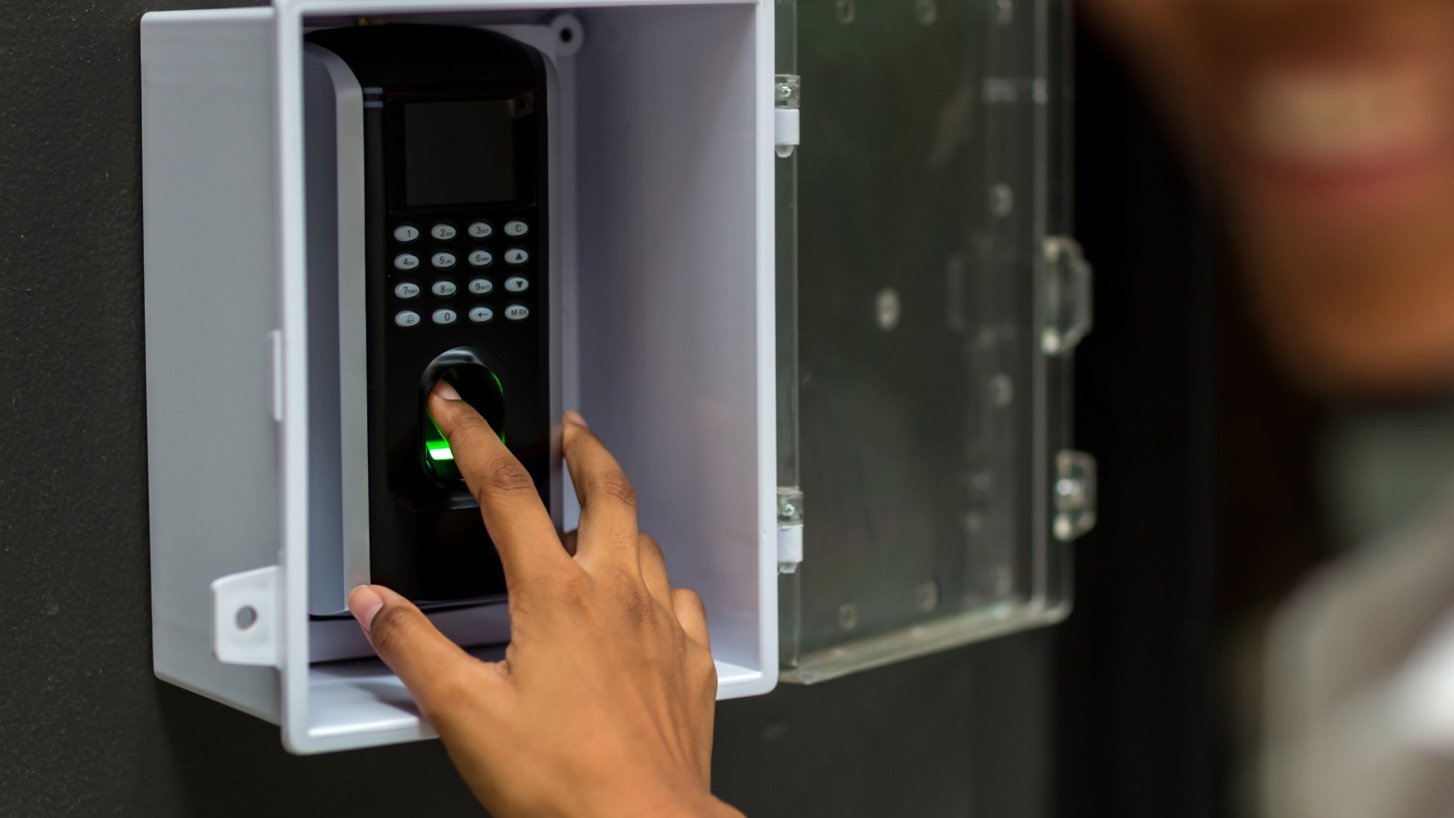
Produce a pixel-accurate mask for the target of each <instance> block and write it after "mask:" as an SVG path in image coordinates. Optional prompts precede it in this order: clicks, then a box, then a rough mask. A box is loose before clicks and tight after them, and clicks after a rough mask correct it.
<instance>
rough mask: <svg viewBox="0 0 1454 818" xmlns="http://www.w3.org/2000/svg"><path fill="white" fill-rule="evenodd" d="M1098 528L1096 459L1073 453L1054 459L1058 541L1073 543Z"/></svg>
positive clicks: (1083, 453) (1056, 532) (1067, 450)
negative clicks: (1096, 526) (1096, 525)
mask: <svg viewBox="0 0 1454 818" xmlns="http://www.w3.org/2000/svg"><path fill="white" fill-rule="evenodd" d="M1095 524H1096V459H1095V458H1094V457H1091V456H1090V455H1088V454H1086V453H1085V452H1078V451H1075V450H1073V449H1066V450H1064V451H1062V452H1060V454H1058V455H1056V456H1055V522H1054V525H1053V530H1054V532H1055V538H1056V539H1057V540H1060V541H1061V542H1070V541H1071V540H1073V539H1075V538H1077V537H1079V536H1081V535H1082V534H1084V533H1086V532H1087V531H1090V530H1091V529H1092V528H1094V527H1095Z"/></svg>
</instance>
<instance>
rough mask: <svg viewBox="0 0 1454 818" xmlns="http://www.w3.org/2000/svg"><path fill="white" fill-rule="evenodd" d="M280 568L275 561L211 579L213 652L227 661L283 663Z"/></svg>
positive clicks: (271, 665)
mask: <svg viewBox="0 0 1454 818" xmlns="http://www.w3.org/2000/svg"><path fill="white" fill-rule="evenodd" d="M282 576H283V572H282V570H281V569H280V568H279V567H278V566H276V565H269V566H268V567H266V568H257V569H254V570H252V571H243V572H242V573H240V574H229V575H227V576H225V577H221V578H219V579H215V580H213V581H212V653H213V654H214V655H216V656H217V661H219V662H222V663H223V664H227V665H258V666H262V667H282V664H283V617H282V610H283V605H282V599H281V592H282Z"/></svg>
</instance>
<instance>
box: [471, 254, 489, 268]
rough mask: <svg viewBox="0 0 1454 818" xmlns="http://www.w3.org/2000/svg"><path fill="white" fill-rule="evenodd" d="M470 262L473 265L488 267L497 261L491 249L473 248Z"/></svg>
mask: <svg viewBox="0 0 1454 818" xmlns="http://www.w3.org/2000/svg"><path fill="white" fill-rule="evenodd" d="M469 262H470V266H471V267H488V266H490V265H491V264H494V263H495V256H494V254H493V253H491V252H490V251H489V250H471V251H470V254H469Z"/></svg>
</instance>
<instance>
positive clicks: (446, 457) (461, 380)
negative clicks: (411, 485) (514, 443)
mask: <svg viewBox="0 0 1454 818" xmlns="http://www.w3.org/2000/svg"><path fill="white" fill-rule="evenodd" d="M440 378H442V379H443V380H444V381H445V383H448V384H449V385H450V386H453V387H454V389H455V391H456V392H458V393H459V396H460V398H461V399H462V400H463V401H464V402H465V403H468V404H469V405H470V406H471V407H473V408H474V410H475V411H476V412H479V413H480V416H481V417H483V418H484V419H485V422H486V423H488V424H490V428H491V429H494V430H495V433H496V434H498V435H499V436H500V442H502V443H503V442H505V385H504V384H503V383H501V381H500V376H499V375H496V374H495V373H494V372H493V371H492V370H490V369H489V368H488V367H485V366H482V365H478V364H461V365H458V366H454V367H451V368H449V369H447V370H445V372H444V374H443V375H441V376H440ZM433 387H434V385H433V384H430V388H431V389H433ZM422 426H423V432H424V467H425V469H426V470H428V471H429V473H430V474H432V475H434V476H435V477H436V478H438V479H440V480H460V479H462V477H461V475H460V472H459V466H458V464H456V463H455V459H454V450H453V449H451V448H450V446H449V440H448V439H447V438H446V437H445V436H444V432H443V431H441V430H440V428H439V424H438V423H436V422H435V421H434V416H433V415H432V414H430V412H429V410H428V409H425V410H424V423H423V424H422Z"/></svg>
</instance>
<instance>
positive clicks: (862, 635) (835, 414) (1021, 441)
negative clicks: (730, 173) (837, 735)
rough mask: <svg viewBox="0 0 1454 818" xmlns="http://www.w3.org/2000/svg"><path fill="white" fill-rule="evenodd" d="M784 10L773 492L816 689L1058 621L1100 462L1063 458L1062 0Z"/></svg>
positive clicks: (786, 646)
mask: <svg viewBox="0 0 1454 818" xmlns="http://www.w3.org/2000/svg"><path fill="white" fill-rule="evenodd" d="M778 8H779V16H778V26H779V62H780V65H779V73H780V74H797V75H801V77H802V90H801V99H802V103H801V105H802V107H801V118H802V147H801V148H800V149H798V150H797V151H795V152H793V154H792V155H791V156H789V157H787V158H782V159H779V162H780V163H782V168H781V169H780V174H779V186H780V189H779V208H780V211H781V210H788V211H789V212H790V213H791V220H789V217H788V216H785V215H783V213H781V212H780V213H779V223H778V231H779V234H778V243H779V275H780V281H779V299H780V303H779V309H780V315H779V332H780V336H779V338H780V356H779V367H780V369H779V385H780V389H781V391H782V392H783V394H780V395H779V408H780V411H781V412H782V413H783V414H782V416H781V417H780V419H779V433H780V438H781V439H780V445H781V448H782V451H781V452H780V457H779V463H780V479H779V483H780V485H781V486H782V493H784V494H785V495H787V496H791V493H792V492H793V491H795V490H797V489H801V492H802V497H801V498H799V499H798V501H797V511H798V513H799V515H800V516H801V519H802V521H803V529H802V534H803V555H802V563H801V564H800V565H796V566H794V565H790V564H787V565H784V567H783V568H784V570H783V573H782V574H781V577H780V578H781V583H782V584H781V591H782V597H781V599H782V605H783V610H782V633H781V636H782V640H781V643H782V650H783V677H784V678H785V679H788V680H792V681H802V682H811V681H816V680H820V679H825V678H831V677H833V676H838V675H842V674H844V673H848V672H851V671H854V670H858V669H862V668H865V667H872V666H875V665H880V664H885V663H888V662H892V661H896V660H898V659H902V658H907V657H909V656H914V655H918V654H922V653H927V652H930V651H933V650H939V649H943V648H947V647H951V646H954V645H958V644H963V643H966V642H970V641H974V640H977V639H982V638H987V637H989V636H994V635H999V634H1004V633H1008V632H1013V631H1016V630H1021V629H1024V628H1027V627H1031V626H1034V625H1037V624H1043V623H1046V622H1051V621H1055V620H1057V619H1059V618H1060V617H1062V616H1063V615H1064V614H1065V612H1066V611H1067V609H1068V596H1067V590H1068V586H1067V584H1066V578H1067V576H1068V572H1067V568H1068V560H1069V547H1068V545H1067V541H1068V540H1069V539H1072V538H1073V537H1074V536H1075V535H1077V534H1079V533H1080V532H1081V531H1083V530H1084V528H1085V527H1087V526H1088V525H1089V524H1090V523H1091V522H1092V521H1093V519H1094V517H1093V508H1092V507H1089V506H1088V505H1087V504H1088V503H1090V502H1091V501H1093V498H1094V490H1093V489H1094V486H1093V477H1094V471H1093V464H1090V463H1089V461H1088V459H1087V458H1084V456H1081V455H1078V454H1074V456H1068V457H1062V456H1061V454H1062V451H1063V450H1064V449H1065V448H1066V444H1067V441H1068V437H1067V433H1068V427H1069V422H1070V412H1069V409H1070V406H1069V394H1070V392H1069V389H1068V386H1069V383H1070V377H1071V371H1070V360H1069V355H1070V353H1071V351H1072V350H1073V346H1074V342H1075V341H1077V340H1078V339H1079V338H1080V336H1081V335H1083V334H1084V332H1085V330H1086V329H1088V314H1087V310H1088V300H1087V299H1088V294H1089V287H1088V282H1089V270H1088V268H1087V267H1086V266H1085V265H1084V263H1083V261H1082V260H1081V259H1080V258H1079V251H1078V247H1076V246H1075V244H1074V242H1072V241H1069V240H1067V239H1060V238H1057V235H1058V233H1059V232H1060V231H1061V230H1062V228H1063V226H1064V225H1063V223H1062V222H1063V219H1062V218H1061V203H1062V202H1063V201H1064V200H1065V199H1066V197H1065V195H1064V190H1063V188H1062V179H1063V176H1064V167H1065V162H1064V156H1063V150H1064V142H1063V134H1062V133H1061V131H1062V128H1063V124H1062V123H1063V121H1064V120H1062V118H1061V117H1060V115H1059V114H1060V112H1061V111H1062V110H1063V109H1064V105H1065V101H1064V100H1063V98H1062V96H1063V93H1064V89H1065V84H1064V83H1063V82H1062V81H1061V77H1060V74H1059V72H1060V71H1061V69H1062V66H1063V63H1062V62H1061V59H1062V58H1063V56H1064V55H1063V53H1062V52H1061V49H1062V46H1063V43H1064V38H1063V36H1062V31H1061V26H1062V24H1063V22H1064V19H1063V17H1064V14H1065V9H1064V6H1063V4H1062V3H1060V2H1058V0H1056V2H1050V0H959V1H958V2H950V0H892V2H878V0H807V1H805V2H801V3H796V4H795V3H793V2H790V1H788V0H780V2H779V3H778ZM794 26H796V35H797V36H796V37H792V36H791V32H792V31H793V30H794ZM1052 58H1053V59H1052ZM780 155H781V152H780ZM785 179H786V180H787V182H790V183H792V185H793V187H791V188H789V190H790V191H795V194H796V195H795V201H790V202H789V203H788V205H789V206H788V207H786V208H784V207H783V201H782V200H783V197H784V195H785V191H784V189H783V186H784V185H785V184H786V183H787V182H785V181H784V180H785ZM788 195H790V196H791V194H788ZM794 250H795V251H796V264H794V263H793V259H791V258H789V259H787V260H786V261H785V259H784V254H785V253H792V252H793V251H794ZM789 296H791V297H789ZM789 333H791V334H789ZM780 505H781V503H780ZM804 508H806V513H804ZM781 524H783V525H790V524H791V521H790V520H788V519H786V518H784V519H783V521H782V523H781Z"/></svg>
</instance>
